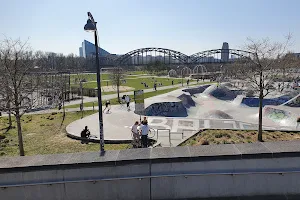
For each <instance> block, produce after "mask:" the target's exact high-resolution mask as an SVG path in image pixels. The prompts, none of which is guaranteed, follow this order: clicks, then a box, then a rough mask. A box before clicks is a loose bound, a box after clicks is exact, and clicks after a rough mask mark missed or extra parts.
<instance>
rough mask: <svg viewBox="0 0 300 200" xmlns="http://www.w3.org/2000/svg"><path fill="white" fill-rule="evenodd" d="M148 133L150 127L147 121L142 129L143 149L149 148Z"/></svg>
mask: <svg viewBox="0 0 300 200" xmlns="http://www.w3.org/2000/svg"><path fill="white" fill-rule="evenodd" d="M148 133H149V126H148V122H147V121H145V122H144V124H143V125H142V127H141V134H142V146H143V148H147V147H148Z"/></svg>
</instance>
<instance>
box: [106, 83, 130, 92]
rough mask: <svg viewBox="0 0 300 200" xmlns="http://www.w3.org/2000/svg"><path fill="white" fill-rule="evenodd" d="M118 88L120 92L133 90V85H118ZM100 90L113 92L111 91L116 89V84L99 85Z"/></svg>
mask: <svg viewBox="0 0 300 200" xmlns="http://www.w3.org/2000/svg"><path fill="white" fill-rule="evenodd" d="M119 89H120V91H121V92H124V91H131V90H134V88H133V87H128V86H120V87H119ZM101 90H102V91H103V92H113V91H117V87H116V86H111V85H110V86H103V87H101Z"/></svg>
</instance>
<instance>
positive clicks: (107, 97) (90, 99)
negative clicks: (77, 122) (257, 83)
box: [65, 82, 203, 106]
mask: <svg viewBox="0 0 300 200" xmlns="http://www.w3.org/2000/svg"><path fill="white" fill-rule="evenodd" d="M199 83H203V82H199ZM196 84H197V82H191V83H190V85H191V86H192V85H193V86H194V85H196ZM176 87H182V84H175V85H168V86H162V87H157V90H166V89H171V88H176ZM184 87H186V83H185V84H184ZM153 91H154V89H153V88H148V89H144V93H148V92H153ZM123 95H133V91H129V92H122V93H120V97H121V96H123ZM117 97H118V94H117V93H115V94H107V95H102V100H110V99H115V98H117ZM97 101H98V98H97V97H83V102H84V103H87V102H97ZM80 103H81V99H79V100H74V101H70V102H65V106H68V105H76V104H80Z"/></svg>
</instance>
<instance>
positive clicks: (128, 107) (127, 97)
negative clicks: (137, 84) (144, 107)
mask: <svg viewBox="0 0 300 200" xmlns="http://www.w3.org/2000/svg"><path fill="white" fill-rule="evenodd" d="M125 102H126V104H127V110H128V111H129V110H130V106H129V104H130V97H129V96H128V95H126V96H125Z"/></svg>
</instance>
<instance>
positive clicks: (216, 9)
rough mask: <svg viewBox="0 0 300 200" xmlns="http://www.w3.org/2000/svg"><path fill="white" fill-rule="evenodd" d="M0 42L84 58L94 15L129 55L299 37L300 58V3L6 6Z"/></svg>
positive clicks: (31, 2)
mask: <svg viewBox="0 0 300 200" xmlns="http://www.w3.org/2000/svg"><path fill="white" fill-rule="evenodd" d="M0 1H1V4H0V27H1V28H0V39H3V37H4V36H7V37H11V38H18V37H20V38H21V39H23V40H26V39H27V38H29V42H30V44H31V46H32V47H33V49H34V50H42V51H48V52H49V51H51V52H57V53H64V54H69V53H75V54H77V55H78V54H79V53H78V48H79V46H80V45H81V42H82V41H83V40H84V39H86V40H88V41H91V42H93V43H94V38H93V34H91V33H87V32H85V31H84V30H83V27H84V25H85V23H86V20H87V14H86V13H87V11H90V12H91V13H92V14H93V16H94V18H95V20H96V21H97V22H98V31H99V36H100V38H99V42H100V46H101V47H102V48H104V49H105V50H107V51H108V52H110V53H117V54H123V53H126V52H128V51H131V50H134V49H137V48H142V47H163V48H170V49H174V50H177V51H181V52H182V53H185V54H188V55H189V54H193V53H196V52H199V51H203V50H208V49H216V48H221V46H222V42H225V41H226V42H228V43H229V47H230V48H240V47H242V46H243V45H244V43H245V42H246V39H247V37H252V38H264V37H269V38H270V39H272V40H276V41H277V40H278V41H280V40H282V39H283V38H284V36H285V35H287V34H288V33H289V32H290V33H292V35H293V41H294V42H293V47H292V50H294V51H295V52H300V11H299V10H300V0H250V1H249V0H213V1H212V0H0Z"/></svg>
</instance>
